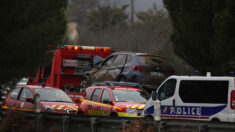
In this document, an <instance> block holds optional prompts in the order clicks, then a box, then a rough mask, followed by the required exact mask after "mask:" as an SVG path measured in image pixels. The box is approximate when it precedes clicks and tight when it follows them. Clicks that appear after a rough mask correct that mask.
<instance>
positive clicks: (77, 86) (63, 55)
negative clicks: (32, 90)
mask: <svg viewBox="0 0 235 132" xmlns="http://www.w3.org/2000/svg"><path fill="white" fill-rule="evenodd" d="M112 53H113V50H112V49H111V48H110V47H95V46H77V45H64V46H61V47H60V48H58V49H57V50H55V51H54V57H53V60H52V62H51V64H50V65H49V66H43V67H40V68H38V71H37V72H36V75H34V76H31V77H29V82H28V84H31V85H35V84H42V85H46V86H51V87H57V88H60V89H63V90H64V91H65V92H66V93H67V94H69V95H70V97H72V98H73V99H75V98H76V97H79V95H80V92H81V86H82V85H85V82H84V73H85V72H87V71H89V70H91V69H92V68H93V67H94V65H95V64H96V63H97V62H98V61H99V60H102V59H103V58H105V57H107V56H108V55H110V54H112Z"/></svg>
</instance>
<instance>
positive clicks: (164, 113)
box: [141, 76, 235, 122]
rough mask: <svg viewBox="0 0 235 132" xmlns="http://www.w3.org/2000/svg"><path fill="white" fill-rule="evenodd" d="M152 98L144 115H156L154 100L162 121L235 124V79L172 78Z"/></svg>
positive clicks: (205, 77) (208, 77)
mask: <svg viewBox="0 0 235 132" xmlns="http://www.w3.org/2000/svg"><path fill="white" fill-rule="evenodd" d="M152 95H153V96H154V95H156V96H157V97H153V96H152V97H151V98H150V99H149V100H148V102H147V103H146V106H145V108H144V111H143V112H142V114H141V116H142V117H146V116H154V101H155V100H154V98H158V99H159V100H160V102H161V112H160V113H161V115H160V116H161V118H163V119H193V120H205V121H225V122H235V84H234V77H211V76H170V77H169V78H167V79H166V80H165V81H164V82H163V83H162V84H161V85H160V87H159V88H158V90H157V91H156V94H152Z"/></svg>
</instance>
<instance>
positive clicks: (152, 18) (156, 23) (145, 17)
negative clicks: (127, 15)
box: [135, 4, 170, 31]
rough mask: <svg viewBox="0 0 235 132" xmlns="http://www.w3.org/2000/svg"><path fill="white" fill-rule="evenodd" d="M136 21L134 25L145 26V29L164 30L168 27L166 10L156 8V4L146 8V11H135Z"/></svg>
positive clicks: (168, 20) (168, 21)
mask: <svg viewBox="0 0 235 132" xmlns="http://www.w3.org/2000/svg"><path fill="white" fill-rule="evenodd" d="M136 17H137V18H138V21H137V22H136V23H135V26H136V27H141V28H145V29H146V30H155V31H158V30H165V29H166V28H168V29H169V26H170V19H169V17H168V16H167V13H166V11H164V10H163V9H158V8H157V6H156V4H153V8H150V9H148V10H147V11H146V12H144V11H140V12H138V13H136Z"/></svg>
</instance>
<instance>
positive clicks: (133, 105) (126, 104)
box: [115, 102, 145, 109]
mask: <svg viewBox="0 0 235 132" xmlns="http://www.w3.org/2000/svg"><path fill="white" fill-rule="evenodd" d="M115 106H117V107H120V108H122V109H126V108H130V109H143V108H144V106H145V103H136V102H116V103H115Z"/></svg>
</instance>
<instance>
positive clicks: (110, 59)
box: [102, 56, 114, 67]
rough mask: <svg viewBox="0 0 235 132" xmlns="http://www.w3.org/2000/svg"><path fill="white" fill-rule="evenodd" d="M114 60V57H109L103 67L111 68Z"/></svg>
mask: <svg viewBox="0 0 235 132" xmlns="http://www.w3.org/2000/svg"><path fill="white" fill-rule="evenodd" d="M113 59H114V56H111V57H109V58H108V59H107V60H105V62H104V63H103V65H102V66H104V67H105V66H110V65H111V64H112V62H113Z"/></svg>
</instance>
